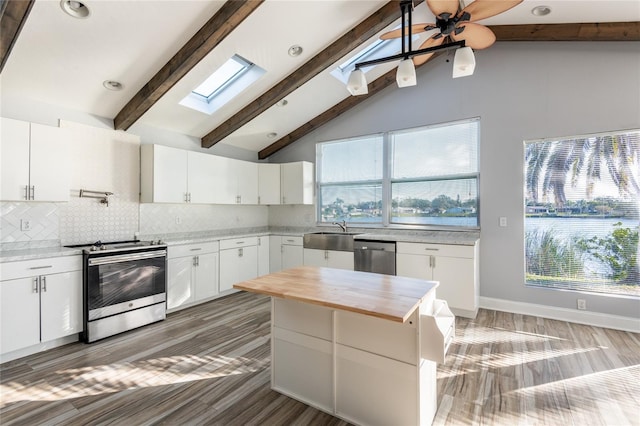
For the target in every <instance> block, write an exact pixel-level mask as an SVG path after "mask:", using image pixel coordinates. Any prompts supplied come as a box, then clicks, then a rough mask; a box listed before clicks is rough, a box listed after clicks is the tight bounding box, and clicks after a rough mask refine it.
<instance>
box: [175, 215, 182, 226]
mask: <svg viewBox="0 0 640 426" xmlns="http://www.w3.org/2000/svg"><path fill="white" fill-rule="evenodd" d="M181 223H182V218H181V217H180V216H176V225H180V224H181Z"/></svg>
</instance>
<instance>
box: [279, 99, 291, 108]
mask: <svg viewBox="0 0 640 426" xmlns="http://www.w3.org/2000/svg"><path fill="white" fill-rule="evenodd" d="M288 103H289V101H288V100H286V99H282V100H280V101H278V103H276V105H277V106H279V107H283V106H285V105H287V104H288Z"/></svg>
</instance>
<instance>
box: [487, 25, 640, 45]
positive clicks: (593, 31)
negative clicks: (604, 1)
mask: <svg viewBox="0 0 640 426" xmlns="http://www.w3.org/2000/svg"><path fill="white" fill-rule="evenodd" d="M489 28H491V30H492V31H493V32H494V33H495V35H496V39H497V40H498V41H640V22H637V21H636V22H604V23H593V24H591V23H590V24H531V25H490V26H489Z"/></svg>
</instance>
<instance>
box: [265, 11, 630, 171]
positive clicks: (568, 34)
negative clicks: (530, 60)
mask: <svg viewBox="0 0 640 426" xmlns="http://www.w3.org/2000/svg"><path fill="white" fill-rule="evenodd" d="M489 28H491V30H493V32H494V33H495V34H496V38H497V40H498V41H638V40H640V22H611V23H609V22H608V23H601V24H544V25H540V24H536V25H493V26H489ZM436 56H437V55H434V56H433V57H432V58H431V59H430V61H432V60H433V58H435V57H436ZM430 61H429V62H430ZM429 62H427V63H429ZM423 65H424V64H423ZM395 73H396V70H395V69H393V70H391V71H389V72H388V73H386V74H384V75H383V76H382V77H380V78H378V79H377V80H375V81H374V82H372V83H369V93H368V94H367V95H363V96H349V97H348V98H346V99H344V100H343V101H342V102H340V103H338V104H336V105H334V106H333V107H331V108H329V109H328V110H326V111H325V112H323V113H321V114H320V115H318V116H316V117H314V118H312V119H311V120H310V121H308V122H307V123H305V124H303V125H302V126H300V127H298V128H297V129H296V130H294V131H293V132H291V133H289V134H288V135H286V136H283V137H282V138H280V139H278V140H277V141H275V142H274V143H272V144H271V145H269V146H267V147H266V148H264V149H262V150H261V151H260V152H259V153H258V158H260V159H261V160H264V159H265V158H267V157H269V156H271V155H273V154H275V153H276V152H278V151H280V150H281V149H283V148H284V147H286V146H288V145H291V144H292V143H294V142H295V141H297V140H298V139H300V138H302V137H303V136H306V135H307V134H309V133H311V132H312V131H314V130H315V129H317V128H318V127H320V126H322V125H324V124H326V123H328V122H329V121H331V120H333V119H334V118H336V117H338V116H339V115H341V114H344V113H345V112H347V111H348V110H349V109H351V108H353V107H355V106H356V105H358V104H360V103H361V102H364V101H366V100H367V99H369V98H370V97H372V96H373V95H375V94H377V93H378V92H380V91H381V90H382V89H384V88H385V87H387V86H389V85H391V84H393V83H395Z"/></svg>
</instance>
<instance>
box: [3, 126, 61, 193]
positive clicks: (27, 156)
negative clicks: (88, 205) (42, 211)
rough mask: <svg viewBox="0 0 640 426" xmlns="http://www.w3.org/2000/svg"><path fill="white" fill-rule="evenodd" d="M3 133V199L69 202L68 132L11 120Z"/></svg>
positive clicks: (4, 127) (57, 128)
mask: <svg viewBox="0 0 640 426" xmlns="http://www.w3.org/2000/svg"><path fill="white" fill-rule="evenodd" d="M0 132H1V137H0V164H1V165H2V174H1V178H2V182H1V186H0V199H2V200H6V201H25V200H31V201H69V176H70V173H69V141H68V138H67V137H66V135H67V132H66V131H65V130H63V129H61V128H59V127H52V126H44V125H41V124H36V123H28V122H24V121H19V120H12V119H8V118H2V121H1V123H0Z"/></svg>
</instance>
